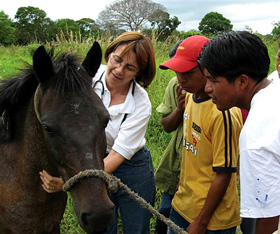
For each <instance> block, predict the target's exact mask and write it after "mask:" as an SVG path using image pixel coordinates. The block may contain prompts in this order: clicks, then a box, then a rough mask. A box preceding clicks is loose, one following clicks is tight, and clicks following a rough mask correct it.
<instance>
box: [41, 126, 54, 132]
mask: <svg viewBox="0 0 280 234" xmlns="http://www.w3.org/2000/svg"><path fill="white" fill-rule="evenodd" d="M42 126H43V128H44V130H45V131H46V133H48V134H53V133H54V130H53V129H52V128H51V127H49V126H47V125H45V124H43V125H42Z"/></svg>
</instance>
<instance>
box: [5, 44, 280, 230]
mask: <svg viewBox="0 0 280 234" xmlns="http://www.w3.org/2000/svg"><path fill="white" fill-rule="evenodd" d="M99 42H100V43H101V46H102V48H103V49H104V48H106V46H107V45H108V40H101V39H100V41H99ZM175 42H176V41H175V40H174V41H173V43H172V42H171V43H160V42H154V48H155V53H156V63H157V67H158V65H159V64H160V63H162V62H163V61H165V60H167V59H168V54H169V51H170V50H171V48H172V46H173V45H174V44H175ZM91 44H92V41H90V40H89V41H84V42H76V41H71V40H70V41H58V42H56V43H49V44H47V45H46V47H47V48H50V47H52V46H53V47H54V48H55V52H60V51H68V52H74V53H78V54H79V55H80V56H81V57H84V56H85V54H86V52H87V51H88V49H89V48H90V46H91ZM266 44H267V47H268V51H269V55H270V58H271V66H270V71H269V73H271V72H272V71H274V70H275V56H276V52H277V42H267V43H266ZM38 46H39V45H38V44H31V45H28V46H24V47H18V46H11V47H0V79H5V78H6V77H8V76H14V75H16V74H17V73H19V72H20V70H19V68H24V67H25V65H26V64H27V63H29V64H31V63H32V54H33V52H34V51H35V49H36V48H37V47H38ZM174 76H175V73H174V72H172V71H169V70H167V71H162V70H160V69H159V68H157V73H156V77H155V79H154V81H153V82H152V84H151V85H150V87H149V88H148V89H147V92H148V94H149V97H150V99H151V103H152V108H153V114H152V117H151V119H150V122H149V126H148V130H147V133H146V139H147V146H148V148H149V149H150V151H151V155H152V158H153V164H154V168H155V169H156V168H157V165H158V163H159V161H160V159H161V157H162V155H163V152H164V150H165V148H166V146H167V144H168V142H169V140H170V139H171V134H167V133H166V132H164V131H163V128H162V126H161V123H160V119H161V116H160V115H159V114H158V113H157V112H156V107H157V106H158V105H159V104H160V103H161V101H162V97H163V94H164V90H165V87H166V86H167V84H168V82H169V80H170V78H172V77H174ZM161 192H162V191H159V190H157V196H156V204H155V208H156V209H157V208H158V205H159V203H160V197H161ZM154 223H155V218H154V217H153V218H152V219H151V230H152V231H151V232H152V233H153V229H154ZM61 233H62V234H83V233H85V232H84V231H83V230H82V229H81V228H80V227H79V225H78V222H77V219H76V216H75V214H74V212H73V209H72V199H71V197H70V196H69V199H68V206H67V209H66V212H65V215H64V218H63V220H62V223H61Z"/></svg>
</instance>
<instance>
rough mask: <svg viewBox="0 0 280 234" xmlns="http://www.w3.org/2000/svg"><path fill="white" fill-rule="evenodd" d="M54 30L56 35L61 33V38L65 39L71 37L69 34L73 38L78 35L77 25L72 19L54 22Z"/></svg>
mask: <svg viewBox="0 0 280 234" xmlns="http://www.w3.org/2000/svg"><path fill="white" fill-rule="evenodd" d="M55 24H56V29H57V32H58V33H63V36H64V37H65V38H66V39H69V38H70V37H71V34H72V35H73V37H74V38H76V37H77V36H78V35H79V24H78V23H77V22H76V21H75V20H72V19H58V20H56V21H55Z"/></svg>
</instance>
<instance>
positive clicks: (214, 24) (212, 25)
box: [198, 12, 232, 35]
mask: <svg viewBox="0 0 280 234" xmlns="http://www.w3.org/2000/svg"><path fill="white" fill-rule="evenodd" d="M198 29H199V31H200V32H202V33H203V34H205V35H213V34H214V35H217V34H219V33H221V32H224V31H228V30H232V24H231V22H230V20H229V19H226V18H225V17H224V16H223V15H222V14H220V13H217V12H210V13H208V14H206V15H205V16H204V17H203V18H202V20H201V21H200V23H199V27H198Z"/></svg>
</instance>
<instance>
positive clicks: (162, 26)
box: [149, 9, 181, 41]
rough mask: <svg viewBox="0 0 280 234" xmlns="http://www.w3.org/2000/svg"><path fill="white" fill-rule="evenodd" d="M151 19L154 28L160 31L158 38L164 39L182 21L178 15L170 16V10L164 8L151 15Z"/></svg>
mask: <svg viewBox="0 0 280 234" xmlns="http://www.w3.org/2000/svg"><path fill="white" fill-rule="evenodd" d="M149 21H150V23H151V26H152V28H153V29H156V30H157V32H158V35H159V36H158V39H159V40H160V41H164V40H165V39H166V38H167V37H168V36H170V35H171V34H172V32H173V31H174V30H175V29H176V28H177V27H178V26H179V24H180V23H181V21H179V19H178V17H177V16H174V17H173V18H170V15H169V13H168V12H165V11H163V10H160V9H159V10H156V11H154V12H153V13H152V14H151V15H150V17H149Z"/></svg>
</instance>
